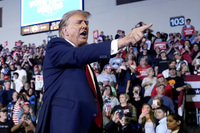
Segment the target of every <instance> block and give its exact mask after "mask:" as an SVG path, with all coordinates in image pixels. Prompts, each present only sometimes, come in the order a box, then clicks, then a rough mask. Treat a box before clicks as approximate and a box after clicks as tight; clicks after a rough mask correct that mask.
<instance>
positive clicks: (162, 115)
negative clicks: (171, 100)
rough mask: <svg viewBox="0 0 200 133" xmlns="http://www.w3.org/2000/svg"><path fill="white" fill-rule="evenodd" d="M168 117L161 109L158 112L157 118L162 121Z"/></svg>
mask: <svg viewBox="0 0 200 133" xmlns="http://www.w3.org/2000/svg"><path fill="white" fill-rule="evenodd" d="M164 117H166V113H164V112H163V111H162V110H161V109H157V110H156V118H157V119H158V120H161V119H162V118H164Z"/></svg>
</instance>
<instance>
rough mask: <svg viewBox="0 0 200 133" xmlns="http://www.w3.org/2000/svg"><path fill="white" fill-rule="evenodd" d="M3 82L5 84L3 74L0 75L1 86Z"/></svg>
mask: <svg viewBox="0 0 200 133" xmlns="http://www.w3.org/2000/svg"><path fill="white" fill-rule="evenodd" d="M4 82H5V74H4V73H2V72H1V73H0V83H1V84H2V85H4Z"/></svg>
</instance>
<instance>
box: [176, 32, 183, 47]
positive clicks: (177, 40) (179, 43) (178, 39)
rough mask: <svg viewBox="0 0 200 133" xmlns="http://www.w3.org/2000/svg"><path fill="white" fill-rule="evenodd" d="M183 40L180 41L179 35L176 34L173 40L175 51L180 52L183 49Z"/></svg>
mask: <svg viewBox="0 0 200 133" xmlns="http://www.w3.org/2000/svg"><path fill="white" fill-rule="evenodd" d="M183 44H184V40H183V39H181V34H180V33H176V34H175V38H174V48H175V50H180V49H181V48H182V47H183Z"/></svg>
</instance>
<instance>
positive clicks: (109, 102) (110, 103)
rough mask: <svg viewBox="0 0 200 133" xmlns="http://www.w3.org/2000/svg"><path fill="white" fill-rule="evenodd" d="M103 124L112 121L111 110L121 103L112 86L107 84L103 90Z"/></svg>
mask: <svg viewBox="0 0 200 133" xmlns="http://www.w3.org/2000/svg"><path fill="white" fill-rule="evenodd" d="M102 93H103V95H102V99H103V112H102V116H103V125H106V124H107V123H108V122H109V121H110V116H111V110H112V109H113V108H114V106H116V105H119V104H120V103H119V101H118V99H117V97H116V96H114V95H113V93H112V90H111V86H110V85H106V86H105V87H104V90H103V92H102Z"/></svg>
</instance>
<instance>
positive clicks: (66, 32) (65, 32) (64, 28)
mask: <svg viewBox="0 0 200 133" xmlns="http://www.w3.org/2000/svg"><path fill="white" fill-rule="evenodd" d="M62 33H63V35H64V36H68V35H69V34H68V29H67V27H66V26H64V27H62Z"/></svg>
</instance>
